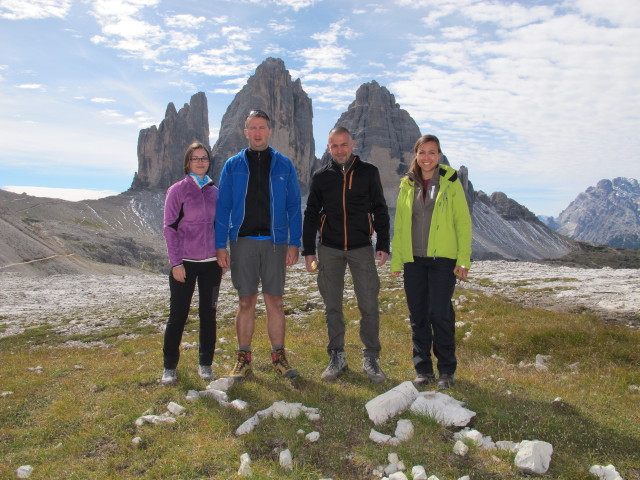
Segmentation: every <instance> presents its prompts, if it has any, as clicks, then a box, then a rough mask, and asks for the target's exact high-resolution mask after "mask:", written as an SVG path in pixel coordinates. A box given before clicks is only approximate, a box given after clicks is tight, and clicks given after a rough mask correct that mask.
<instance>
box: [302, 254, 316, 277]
mask: <svg viewBox="0 0 640 480" xmlns="http://www.w3.org/2000/svg"><path fill="white" fill-rule="evenodd" d="M304 266H305V267H307V272H309V273H313V272H315V271H317V270H318V258H317V257H316V256H315V255H305V256H304Z"/></svg>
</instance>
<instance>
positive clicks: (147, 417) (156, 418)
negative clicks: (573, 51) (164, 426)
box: [136, 415, 177, 427]
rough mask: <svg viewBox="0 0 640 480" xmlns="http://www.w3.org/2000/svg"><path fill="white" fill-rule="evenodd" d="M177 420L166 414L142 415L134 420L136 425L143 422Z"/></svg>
mask: <svg viewBox="0 0 640 480" xmlns="http://www.w3.org/2000/svg"><path fill="white" fill-rule="evenodd" d="M176 422H177V420H176V419H175V418H174V417H170V416H168V415H143V416H141V417H139V418H138V419H137V420H136V425H137V426H139V427H141V426H142V425H144V424H145V423H152V424H157V423H176Z"/></svg>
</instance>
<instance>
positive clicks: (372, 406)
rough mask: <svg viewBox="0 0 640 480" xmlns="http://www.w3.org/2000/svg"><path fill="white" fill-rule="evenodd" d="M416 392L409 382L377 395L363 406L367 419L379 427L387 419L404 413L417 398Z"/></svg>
mask: <svg viewBox="0 0 640 480" xmlns="http://www.w3.org/2000/svg"><path fill="white" fill-rule="evenodd" d="M418 393H419V392H418V390H417V389H416V387H414V386H413V383H411V382H410V381H406V382H402V383H401V384H400V385H398V386H397V387H394V388H392V389H391V390H389V391H387V392H385V393H383V394H381V395H378V396H377V397H375V398H373V399H371V400H369V401H368V402H367V403H366V404H365V408H366V409H367V413H368V415H369V419H370V420H371V421H372V422H373V423H374V424H375V425H380V424H382V423H384V422H386V421H387V420H388V419H389V418H392V417H395V416H396V415H398V414H400V413H402V412H404V411H405V410H406V409H407V408H409V406H410V405H411V404H412V403H413V401H414V400H415V399H416V398H417V397H418Z"/></svg>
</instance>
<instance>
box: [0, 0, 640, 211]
mask: <svg viewBox="0 0 640 480" xmlns="http://www.w3.org/2000/svg"><path fill="white" fill-rule="evenodd" d="M0 44H1V45H2V49H1V50H0V132H1V133H0V186H2V188H6V189H9V186H17V189H14V190H17V191H19V192H21V191H30V189H28V188H27V187H40V190H38V191H37V192H34V194H36V195H46V194H49V195H53V194H52V193H51V192H50V191H47V190H43V188H51V187H55V188H59V189H64V191H66V192H67V193H68V191H69V189H83V190H85V192H83V195H82V196H83V197H84V198H88V196H89V195H91V193H92V192H86V191H87V190H89V191H94V190H95V191H100V192H99V193H98V194H97V195H104V194H105V193H104V192H105V191H107V192H109V191H113V192H121V191H124V190H126V189H127V188H128V187H129V186H130V184H131V180H132V178H133V174H134V172H135V171H136V168H137V158H136V147H137V139H138V132H139V130H140V129H141V128H146V127H149V126H150V125H157V124H159V122H160V121H161V120H162V119H163V118H164V112H165V110H166V107H167V104H168V103H169V102H173V103H174V104H175V105H176V107H177V108H180V107H181V106H182V105H183V104H184V103H187V102H188V101H189V99H190V97H191V95H193V94H194V93H196V92H198V91H204V92H205V93H206V94H207V98H208V101H209V121H210V128H211V134H212V138H211V139H210V141H211V144H212V145H213V143H214V142H215V140H216V138H217V134H218V129H219V127H220V121H221V118H222V115H223V114H224V112H225V110H226V108H227V106H228V105H229V103H230V102H231V100H232V99H233V96H234V95H235V93H236V92H237V91H238V90H239V89H240V88H241V87H242V86H243V85H244V84H245V83H246V81H247V79H248V77H249V76H251V75H252V74H253V73H254V71H255V68H256V67H257V66H258V65H259V64H260V63H261V62H262V61H263V60H264V59H265V58H267V57H269V56H272V57H279V58H282V59H283V60H284V62H285V65H286V67H287V68H288V69H289V71H290V72H291V75H292V77H293V78H294V79H295V78H300V79H301V81H302V86H303V88H304V90H305V91H306V92H307V94H308V95H309V96H310V97H311V98H312V100H313V108H314V130H315V131H314V135H315V139H316V145H317V147H318V150H319V151H318V154H321V153H322V152H321V151H320V150H323V147H324V144H325V141H326V132H327V131H328V130H329V129H330V128H331V127H332V126H333V125H334V123H335V121H336V120H337V119H338V117H339V116H340V114H341V113H342V112H343V111H345V110H346V108H347V106H348V105H349V103H351V102H352V101H353V100H354V96H355V91H356V89H357V88H358V86H360V85H361V84H362V83H365V82H369V81H371V80H376V81H377V82H378V83H380V84H381V85H383V86H385V87H387V88H388V89H389V91H391V93H393V94H394V95H395V97H396V101H397V102H398V104H399V105H400V106H401V107H402V108H403V109H405V110H407V111H408V112H409V113H410V114H411V116H412V117H413V118H414V119H415V121H416V122H417V123H418V125H419V126H420V129H421V131H422V133H434V134H436V135H438V136H439V137H440V140H441V142H442V147H443V150H444V152H445V153H446V154H447V156H448V158H449V159H450V161H451V163H452V165H453V166H454V167H459V166H460V165H466V166H467V167H468V168H469V176H470V179H471V181H472V182H473V183H474V186H475V187H476V189H479V190H484V191H485V192H486V193H491V192H494V191H502V192H505V193H506V194H507V195H509V196H510V197H512V198H514V199H515V200H517V201H518V202H520V203H522V204H524V205H525V206H527V207H528V208H529V209H530V210H532V211H534V212H535V213H536V214H540V215H557V214H558V213H560V211H561V210H563V209H564V208H565V207H566V206H568V204H569V203H570V202H571V201H572V200H573V199H574V198H575V197H576V195H578V194H579V193H580V192H581V191H584V190H585V189H586V188H587V187H589V186H591V185H595V184H596V183H597V181H598V180H600V179H603V178H614V177H619V176H623V177H631V178H639V179H640V158H639V157H640V155H639V153H640V148H639V147H640V88H639V87H638V82H639V81H640V80H639V79H640V2H638V0H607V1H604V0H565V1H544V0H529V1H514V0H508V1H507V0H481V1H478V0H387V1H377V2H376V1H373V2H371V3H367V2H366V1H352V0H339V1H337V0H232V1H224V0H207V1H202V0H200V1H193V0H180V1H177V0H29V2H25V1H24V0H0ZM275 147H276V148H277V145H275Z"/></svg>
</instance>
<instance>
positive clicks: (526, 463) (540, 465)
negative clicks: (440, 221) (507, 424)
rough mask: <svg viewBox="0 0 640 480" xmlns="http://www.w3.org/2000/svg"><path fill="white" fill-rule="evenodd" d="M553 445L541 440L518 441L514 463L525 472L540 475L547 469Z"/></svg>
mask: <svg viewBox="0 0 640 480" xmlns="http://www.w3.org/2000/svg"><path fill="white" fill-rule="evenodd" d="M552 453H553V446H552V445H551V444H550V443H548V442H543V441H541V440H531V441H530V440H523V441H522V442H520V446H519V448H518V453H517V454H516V458H515V460H514V463H515V465H516V467H518V468H519V469H520V470H522V471H523V472H525V473H534V474H538V475H542V474H544V473H546V472H547V470H548V469H549V464H550V463H551V454H552Z"/></svg>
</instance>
